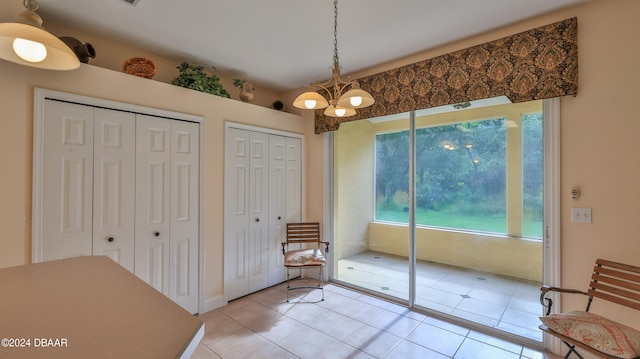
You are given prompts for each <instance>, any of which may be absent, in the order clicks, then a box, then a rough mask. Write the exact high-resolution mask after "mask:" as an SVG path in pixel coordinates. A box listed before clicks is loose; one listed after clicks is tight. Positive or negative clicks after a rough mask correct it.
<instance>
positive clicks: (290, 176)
mask: <svg viewBox="0 0 640 359" xmlns="http://www.w3.org/2000/svg"><path fill="white" fill-rule="evenodd" d="M301 145H302V140H301V139H299V138H293V137H289V138H287V149H286V151H287V156H286V162H287V165H286V178H285V181H286V184H285V187H286V193H285V198H286V211H287V214H286V216H287V217H286V218H287V222H300V221H301V220H302V148H301Z"/></svg>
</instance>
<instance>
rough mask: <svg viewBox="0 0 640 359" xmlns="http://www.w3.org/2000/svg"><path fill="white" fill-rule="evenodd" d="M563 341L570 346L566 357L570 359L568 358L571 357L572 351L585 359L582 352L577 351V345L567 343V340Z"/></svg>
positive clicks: (581, 358) (565, 358)
mask: <svg viewBox="0 0 640 359" xmlns="http://www.w3.org/2000/svg"><path fill="white" fill-rule="evenodd" d="M563 343H564V344H566V345H567V346H568V347H569V351H568V352H567V355H565V356H564V359H568V358H569V356H571V353H574V354H575V355H577V356H578V358H580V359H584V358H583V357H582V355H580V353H578V352H577V351H576V346H575V345H571V344H569V343H567V342H565V341H563Z"/></svg>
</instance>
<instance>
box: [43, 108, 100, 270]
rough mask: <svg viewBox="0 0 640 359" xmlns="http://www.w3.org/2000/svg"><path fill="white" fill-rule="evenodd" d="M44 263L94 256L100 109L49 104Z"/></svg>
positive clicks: (45, 159) (46, 113) (44, 208)
mask: <svg viewBox="0 0 640 359" xmlns="http://www.w3.org/2000/svg"><path fill="white" fill-rule="evenodd" d="M44 116H45V118H44V131H43V141H44V143H43V148H44V149H45V150H44V151H43V154H44V159H43V174H42V176H43V179H42V184H43V190H42V209H41V211H42V227H41V231H42V237H41V238H42V246H41V247H42V248H41V250H40V253H41V257H42V258H37V259H38V260H42V261H47V260H52V259H60V258H68V257H76V256H82V255H91V254H92V243H91V236H92V231H93V229H92V223H91V221H92V215H91V213H92V205H93V204H92V201H93V195H92V193H93V116H94V109H93V108H92V107H88V106H82V105H76V104H71V103H67V102H59V101H53V100H46V102H45V115H44Z"/></svg>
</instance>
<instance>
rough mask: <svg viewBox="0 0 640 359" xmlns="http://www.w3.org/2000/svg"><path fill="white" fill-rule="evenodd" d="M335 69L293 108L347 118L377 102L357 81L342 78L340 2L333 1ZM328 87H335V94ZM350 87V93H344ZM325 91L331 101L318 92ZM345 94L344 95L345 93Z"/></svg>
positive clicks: (299, 99)
mask: <svg viewBox="0 0 640 359" xmlns="http://www.w3.org/2000/svg"><path fill="white" fill-rule="evenodd" d="M333 8H334V17H333V67H332V68H331V71H332V73H331V78H330V79H329V81H327V82H324V83H313V84H311V85H309V87H308V88H307V92H305V93H303V94H302V95H300V96H298V97H296V99H295V100H294V101H293V106H295V107H297V108H301V109H308V110H317V109H321V108H326V110H324V114H325V115H326V116H331V117H346V116H353V115H355V114H356V109H357V108H363V107H367V106H371V105H373V103H374V102H375V100H374V99H373V96H371V94H369V93H368V92H367V91H365V90H362V89H361V88H360V84H359V83H358V82H357V81H344V80H342V79H341V78H340V60H339V59H338V0H334V1H333ZM327 86H332V87H333V92H332V91H329V89H328V88H327ZM349 87H350V90H349V91H346V92H344V91H345V90H346V89H347V88H349ZM319 89H323V90H325V91H326V92H327V94H328V96H329V101H327V100H326V98H325V97H324V96H322V95H320V94H319V93H318V92H317V90H319ZM343 92H344V93H343Z"/></svg>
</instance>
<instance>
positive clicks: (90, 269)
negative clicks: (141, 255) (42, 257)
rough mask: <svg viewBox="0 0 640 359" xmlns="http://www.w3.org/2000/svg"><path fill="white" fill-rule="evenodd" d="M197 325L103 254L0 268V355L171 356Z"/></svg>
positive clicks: (196, 332) (193, 336)
mask: <svg viewBox="0 0 640 359" xmlns="http://www.w3.org/2000/svg"><path fill="white" fill-rule="evenodd" d="M203 332H204V325H203V323H202V321H200V319H198V318H197V317H194V316H193V315H191V314H190V313H189V312H187V311H186V310H184V309H182V308H181V307H180V306H179V305H177V304H175V303H174V302H173V301H171V300H170V299H169V298H167V297H165V296H164V295H162V294H161V293H159V292H158V291H156V290H155V289H154V288H152V287H151V286H149V285H147V284H146V283H145V282H143V281H142V280H140V279H139V278H138V277H136V276H135V275H133V274H131V273H130V272H129V271H127V270H126V269H124V268H123V267H121V266H120V265H118V264H117V263H115V262H113V261H112V260H111V259H109V258H107V257H104V256H97V257H90V256H86V257H75V258H68V259H61V260H55V261H49V262H43V263H36V264H29V265H24V266H18V267H11V268H4V269H0V340H1V341H2V342H1V343H0V358H137V359H138V358H154V359H160V358H178V357H181V356H183V355H185V352H187V355H188V352H189V351H190V350H193V348H194V347H195V345H196V344H197V342H198V341H199V340H200V338H201V336H202V334H203ZM27 341H28V342H27ZM16 346H17V347H16Z"/></svg>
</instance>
